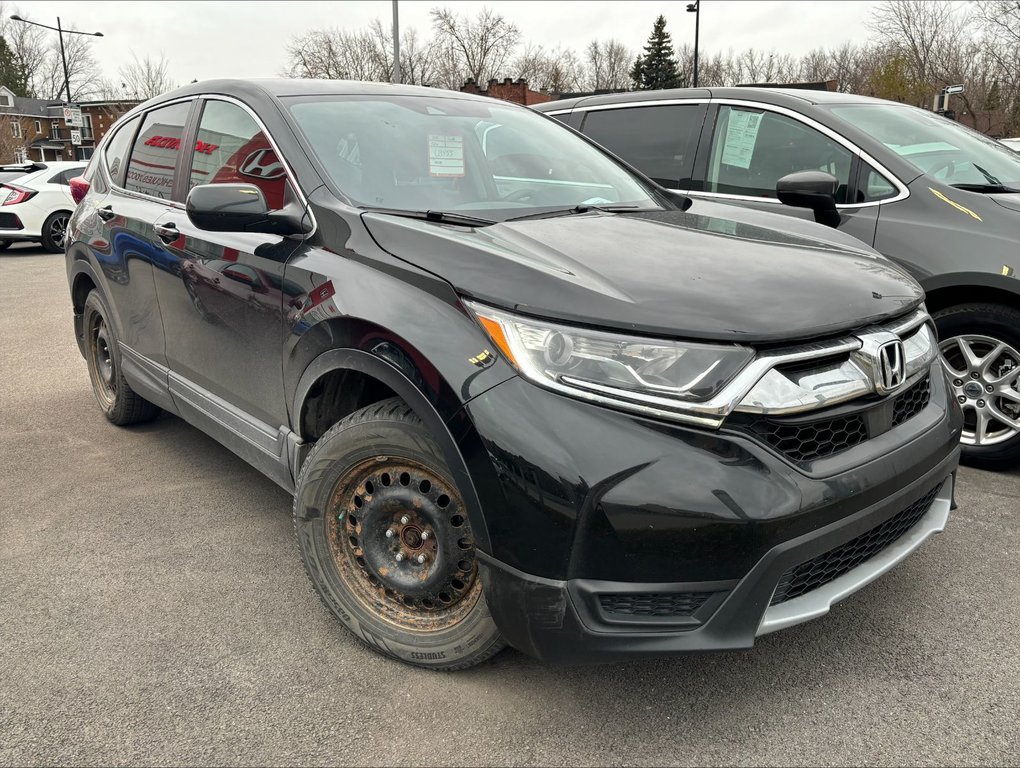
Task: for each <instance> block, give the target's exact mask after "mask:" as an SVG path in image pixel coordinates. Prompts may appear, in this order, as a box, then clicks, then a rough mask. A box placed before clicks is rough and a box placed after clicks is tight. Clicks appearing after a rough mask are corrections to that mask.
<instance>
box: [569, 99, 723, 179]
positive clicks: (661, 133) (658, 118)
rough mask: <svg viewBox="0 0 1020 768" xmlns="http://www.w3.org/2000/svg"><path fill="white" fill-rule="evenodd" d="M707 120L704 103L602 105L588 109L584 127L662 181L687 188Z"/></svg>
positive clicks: (652, 176)
mask: <svg viewBox="0 0 1020 768" xmlns="http://www.w3.org/2000/svg"><path fill="white" fill-rule="evenodd" d="M704 121H705V106H704V105H702V104H669V105H666V106H657V107H652V106H649V107H627V108H623V109H601V110H594V111H591V112H589V113H588V116H587V117H586V118H585V120H584V126H583V131H584V133H585V135H586V136H588V137H589V138H591V139H593V140H594V141H597V142H598V143H599V144H601V145H602V146H604V147H605V148H606V149H608V150H609V151H610V152H613V153H614V154H617V155H619V156H620V157H622V158H623V159H624V160H626V161H627V162H628V163H630V164H631V165H634V166H636V167H637V169H638V170H640V171H641V172H642V173H644V174H645V175H646V176H649V177H651V178H652V179H655V181H657V182H658V183H659V184H662V185H663V186H665V187H670V188H677V187H680V188H684V189H686V188H687V187H689V186H690V180H691V170H692V169H693V167H694V153H695V151H696V150H697V148H698V136H699V134H700V133H701V125H702V123H703V122H704Z"/></svg>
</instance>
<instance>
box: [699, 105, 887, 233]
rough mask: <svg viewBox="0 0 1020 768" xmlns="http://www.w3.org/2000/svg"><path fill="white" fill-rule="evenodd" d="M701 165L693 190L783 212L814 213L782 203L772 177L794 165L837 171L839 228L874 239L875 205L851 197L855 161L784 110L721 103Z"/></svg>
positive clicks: (835, 143)
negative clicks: (705, 158)
mask: <svg viewBox="0 0 1020 768" xmlns="http://www.w3.org/2000/svg"><path fill="white" fill-rule="evenodd" d="M699 165H701V166H702V168H701V173H702V174H703V176H702V179H703V181H702V183H701V184H700V185H699V186H700V187H701V190H700V191H692V193H691V194H692V196H694V197H698V196H699V195H704V196H705V197H708V198H719V199H721V200H722V201H724V202H732V203H736V204H739V205H743V206H747V207H749V208H757V209H759V210H763V211H769V212H772V213H780V214H783V215H785V216H796V217H798V218H802V219H809V220H813V219H814V213H813V212H812V211H810V210H808V209H806V208H793V207H791V206H789V205H783V204H782V203H780V202H779V200H778V199H777V197H776V182H778V181H779V179H781V178H782V177H783V176H786V175H787V174H790V173H795V172H797V171H808V170H815V171H825V172H826V173H830V174H832V175H833V176H835V177H836V179H837V180H838V181H839V189H838V190H837V193H836V203H837V205H838V206H841V207H840V209H839V213H840V216H841V219H842V221H841V222H840V225H839V229H840V231H842V232H845V233H846V234H848V235H852V236H853V237H856V238H857V239H858V240H862V241H863V242H865V243H867V244H868V245H874V242H875V225H876V223H877V221H878V208H877V206H862V207H846V206H854V205H855V204H856V203H857V202H858V201H857V200H856V199H853V200H852V199H851V196H852V195H853V194H854V193H853V189H854V185H855V182H856V179H855V178H854V177H855V176H856V174H857V171H858V166H859V161H858V159H857V157H856V155H855V154H854V153H853V152H851V151H850V150H849V149H848V148H847V147H846V146H844V145H843V144H842V143H840V142H838V141H836V140H835V139H833V138H832V137H831V136H828V135H826V134H824V133H822V132H821V131H818V130H816V129H815V128H813V127H812V126H810V125H808V124H806V123H804V122H802V121H801V120H798V119H796V118H794V117H791V116H789V115H785V114H781V113H779V112H772V111H770V110H768V109H765V108H759V107H750V106H736V105H728V104H720V105H719V107H718V111H717V112H716V115H715V128H714V130H713V131H712V133H711V141H710V142H709V147H708V150H707V164H706V163H705V162H704V161H701V160H699Z"/></svg>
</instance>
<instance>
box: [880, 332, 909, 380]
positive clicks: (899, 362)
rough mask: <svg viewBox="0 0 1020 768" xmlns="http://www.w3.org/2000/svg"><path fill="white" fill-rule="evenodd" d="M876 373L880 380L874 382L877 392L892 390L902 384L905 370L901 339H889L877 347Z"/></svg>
mask: <svg viewBox="0 0 1020 768" xmlns="http://www.w3.org/2000/svg"><path fill="white" fill-rule="evenodd" d="M878 373H879V376H880V378H881V381H876V382H875V388H876V389H877V390H878V391H879V392H893V391H894V390H896V389H899V388H900V386H902V385H903V381H904V380H905V379H906V377H907V372H906V361H905V359H904V355H903V342H902V341H899V340H898V339H897V340H896V341H889V342H886V343H885V344H883V345H882V346H880V347H879V348H878Z"/></svg>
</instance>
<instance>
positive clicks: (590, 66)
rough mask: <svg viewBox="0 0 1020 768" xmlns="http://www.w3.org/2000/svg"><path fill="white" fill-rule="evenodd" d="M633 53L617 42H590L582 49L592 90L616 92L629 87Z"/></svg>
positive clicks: (589, 85)
mask: <svg viewBox="0 0 1020 768" xmlns="http://www.w3.org/2000/svg"><path fill="white" fill-rule="evenodd" d="M633 60H634V53H633V52H632V51H631V50H630V49H628V48H627V47H626V46H625V45H624V44H623V43H621V42H620V41H619V40H612V39H610V40H592V41H591V42H590V43H588V46H587V47H586V48H585V49H584V63H585V65H586V70H587V75H588V81H587V83H586V86H587V87H588V88H589V89H591V90H593V91H598V90H616V89H619V88H627V87H628V86H629V85H630V67H631V64H632V63H633Z"/></svg>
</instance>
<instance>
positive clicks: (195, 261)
mask: <svg viewBox="0 0 1020 768" xmlns="http://www.w3.org/2000/svg"><path fill="white" fill-rule="evenodd" d="M188 143H189V145H190V146H189V148H188V153H187V155H186V156H185V158H184V162H185V175H184V179H183V184H182V189H181V192H180V198H181V200H184V199H185V198H186V194H187V192H188V191H190V189H191V188H193V187H195V186H197V185H199V184H238V183H247V184H254V185H255V186H257V187H259V189H260V190H261V191H262V194H263V195H264V196H265V199H266V202H267V203H268V204H269V207H270V208H271V209H276V208H282V207H283V205H284V201H285V200H287V199H289V196H290V195H293V194H294V188H293V186H292V183H291V182H290V180H289V178H288V175H287V172H286V169H285V167H284V165H283V163H281V162H280V160H279V158H278V157H277V154H276V150H275V148H274V146H273V145H272V143H271V141H270V139H269V137H268V135H267V133H266V131H265V130H264V129H263V128H262V126H261V124H260V123H259V122H258V120H257V118H256V117H255V114H254V112H252V111H251V110H249V109H248V108H247V107H245V106H242V105H240V104H239V103H237V102H234V101H228V100H224V99H220V98H217V97H209V98H207V99H206V100H205V101H204V102H203V105H202V109H201V113H200V115H199V116H198V120H197V130H196V131H195V132H193V133H192V134H191V135H190V138H189V142H188ZM157 229H158V231H159V234H160V236H161V237H162V240H163V243H164V244H165V245H164V247H165V248H166V249H167V251H168V252H169V254H170V258H171V260H172V264H173V268H172V269H171V270H170V271H168V272H167V273H165V274H162V275H159V276H158V279H157V291H158V295H159V301H160V307H161V309H162V315H163V324H164V327H165V329H166V353H167V360H168V363H169V367H170V369H171V372H172V373H171V391H172V392H173V393H174V397H175V399H176V400H177V401H178V403H179V404H181V405H182V407H188V405H189V404H190V406H191V407H195V408H198V409H200V410H202V409H204V412H205V413H206V414H207V415H208V414H217V416H216V418H218V420H219V421H220V422H221V423H227V422H229V423H230V426H231V429H232V431H233V432H235V434H236V433H238V432H240V433H242V434H245V435H247V436H248V437H250V438H251V439H250V440H249V442H254V443H258V444H259V447H260V448H268V449H269V450H271V451H275V450H276V449H277V448H279V446H277V445H275V442H274V440H275V438H274V437H273V435H275V434H276V431H277V430H278V429H279V428H280V427H281V425H285V424H287V423H288V414H287V409H286V405H285V398H284V393H283V364H282V350H283V341H284V337H285V332H286V331H285V326H284V313H285V312H287V311H290V310H292V308H293V307H292V305H293V304H294V303H295V302H298V301H299V300H300V295H299V294H300V289H296V288H295V289H291V283H289V282H287V281H285V280H284V279H283V270H284V265H285V263H286V261H287V258H288V257H289V256H290V255H291V253H293V252H294V250H295V249H296V248H297V247H298V245H299V242H298V241H296V240H291V239H287V238H283V237H280V236H278V235H267V234H259V233H250V232H208V231H205V230H201V229H199V228H198V227H196V226H195V225H194V224H192V223H191V221H190V220H189V219H188V217H187V214H186V212H185V210H184V209H183V208H182V207H174V208H172V209H169V210H167V211H165V212H164V215H163V216H162V217H161V218H160V220H159V221H158V222H157ZM295 291H297V293H295ZM292 294H293V295H292ZM238 411H240V413H238ZM198 418H199V419H202V418H203V417H202V416H201V415H199V416H198ZM228 444H232V443H231V441H230V440H229V438H228ZM248 458H249V460H252V461H255V462H256V463H258V459H257V458H252V457H250V456H249V457H248Z"/></svg>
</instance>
